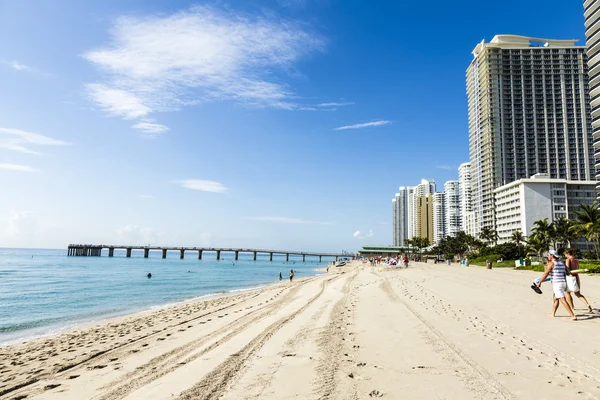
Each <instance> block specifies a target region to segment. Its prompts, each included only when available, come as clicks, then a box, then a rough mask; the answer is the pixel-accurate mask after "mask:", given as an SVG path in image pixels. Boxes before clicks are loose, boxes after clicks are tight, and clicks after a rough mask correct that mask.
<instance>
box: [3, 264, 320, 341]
mask: <svg viewBox="0 0 600 400" xmlns="http://www.w3.org/2000/svg"><path fill="white" fill-rule="evenodd" d="M315 272H316V273H315V274H314V275H311V276H307V277H302V278H298V280H301V279H309V278H313V277H315V276H319V275H320V274H322V273H323V271H317V270H315ZM284 281H285V280H284ZM280 284H281V282H279V281H276V282H270V283H269V282H264V283H261V284H256V285H251V286H246V287H240V288H235V289H230V290H225V291H219V292H211V293H207V294H203V295H200V296H194V297H191V298H188V299H184V300H177V301H172V302H168V303H163V304H155V305H151V306H145V307H141V308H132V309H129V310H123V311H122V312H116V313H107V314H103V315H101V316H99V318H90V319H87V318H86V319H80V320H75V321H72V322H71V323H68V324H55V325H47V326H44V327H39V329H37V328H32V329H27V330H21V331H20V332H23V333H24V335H22V336H21V335H20V336H19V337H16V338H13V339H7V340H4V339H2V337H1V335H0V350H1V349H2V348H3V347H7V346H13V345H20V344H25V343H27V342H29V341H31V340H37V339H44V338H51V337H53V336H57V335H61V334H64V333H69V332H70V331H78V330H84V329H88V328H91V327H94V326H96V325H103V324H107V323H109V322H111V321H112V320H117V319H122V318H129V317H135V316H142V315H145V314H148V313H152V312H156V311H160V310H163V309H165V308H171V307H176V306H179V305H185V304H190V303H196V302H202V301H208V300H213V299H218V298H221V297H226V296H235V295H237V294H241V293H244V292H250V291H255V290H261V289H266V288H269V287H273V286H276V285H280ZM41 330H43V332H41V333H35V332H38V331H41ZM14 332H19V331H14Z"/></svg>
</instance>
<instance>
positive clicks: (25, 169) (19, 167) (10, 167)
mask: <svg viewBox="0 0 600 400" xmlns="http://www.w3.org/2000/svg"><path fill="white" fill-rule="evenodd" d="M0 169H7V170H9V171H21V172H35V171H36V169H35V168H32V167H30V166H28V165H18V164H0Z"/></svg>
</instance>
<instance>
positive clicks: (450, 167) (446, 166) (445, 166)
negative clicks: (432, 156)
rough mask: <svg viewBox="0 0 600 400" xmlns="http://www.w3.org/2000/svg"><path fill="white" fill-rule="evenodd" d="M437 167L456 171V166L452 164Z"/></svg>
mask: <svg viewBox="0 0 600 400" xmlns="http://www.w3.org/2000/svg"><path fill="white" fill-rule="evenodd" d="M436 168H437V169H443V170H446V171H454V170H455V169H456V168H454V167H453V166H452V165H438V166H436Z"/></svg>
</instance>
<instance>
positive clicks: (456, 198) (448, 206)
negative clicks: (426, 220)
mask: <svg viewBox="0 0 600 400" xmlns="http://www.w3.org/2000/svg"><path fill="white" fill-rule="evenodd" d="M444 194H445V204H444V225H445V226H444V231H445V236H455V235H456V234H457V233H458V232H460V231H462V230H463V229H462V215H461V210H460V185H459V182H458V181H448V182H446V183H444Z"/></svg>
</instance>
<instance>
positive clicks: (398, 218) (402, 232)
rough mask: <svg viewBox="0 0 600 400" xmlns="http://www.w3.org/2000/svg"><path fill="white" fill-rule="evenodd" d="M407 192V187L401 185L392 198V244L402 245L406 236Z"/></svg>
mask: <svg viewBox="0 0 600 400" xmlns="http://www.w3.org/2000/svg"><path fill="white" fill-rule="evenodd" d="M408 193H409V188H408V187H405V186H401V187H400V190H399V192H398V193H396V196H395V197H394V199H392V220H393V228H392V229H393V244H394V246H404V241H405V240H406V239H408V238H409V236H408Z"/></svg>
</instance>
